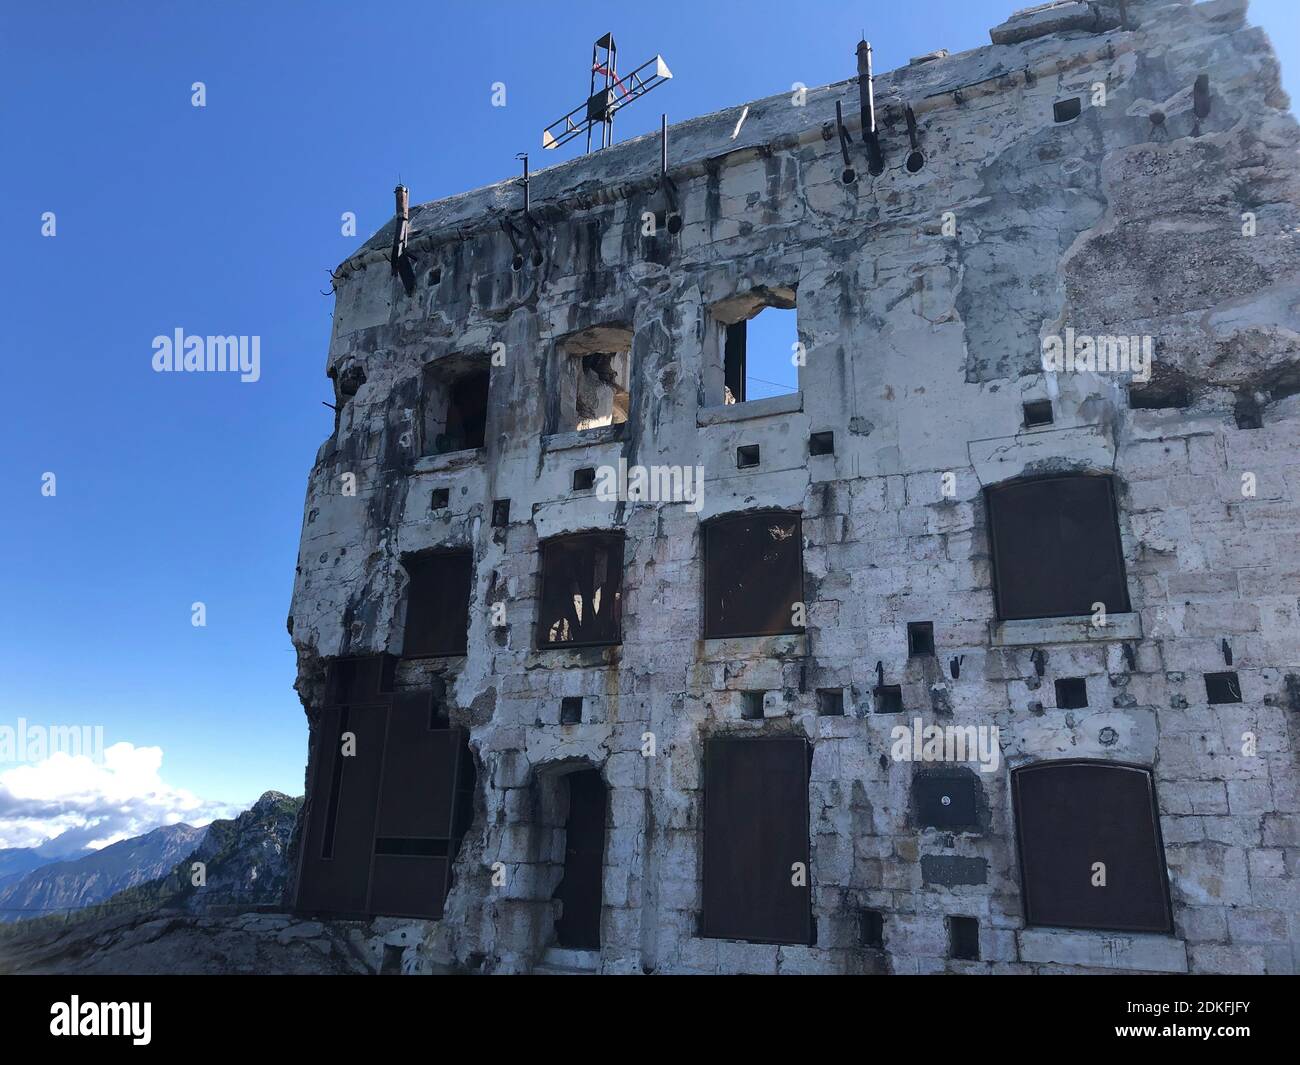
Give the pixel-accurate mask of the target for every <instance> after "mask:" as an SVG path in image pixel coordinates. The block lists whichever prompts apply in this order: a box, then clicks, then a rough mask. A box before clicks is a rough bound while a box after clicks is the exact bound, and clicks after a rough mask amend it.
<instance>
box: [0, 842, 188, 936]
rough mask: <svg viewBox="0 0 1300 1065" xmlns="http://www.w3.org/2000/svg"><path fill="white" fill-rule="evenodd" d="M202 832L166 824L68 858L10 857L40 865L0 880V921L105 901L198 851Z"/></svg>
mask: <svg viewBox="0 0 1300 1065" xmlns="http://www.w3.org/2000/svg"><path fill="white" fill-rule="evenodd" d="M206 834H207V829H203V828H195V827H194V826H192V825H186V824H176V825H164V826H163V827H162V828H156V829H154V830H153V831H152V832H146V833H145V834H144V835H142V836H134V837H132V838H131V839H124V840H122V841H121V842H119V843H113V844H111V845H110V846H107V847H104V848H103V849H102V850H97V851H91V852H90V853H89V854H86V855H84V856H82V857H78V858H74V859H72V860H62V859H61V860H58V861H46V860H44V859H42V858H41V857H40V856H39V854H32V855H30V856H28V857H27V858H26V859H25V858H24V857H22V856H14V857H12V858H11V859H10V860H11V862H12V863H13V864H14V865H18V866H21V864H22V863H23V861H24V860H31V859H32V858H34V859H36V860H37V862H38V863H39V864H37V865H36V866H34V867H31V868H29V869H28V871H26V872H22V873H18V874H16V875H11V876H9V877H6V878H5V879H4V881H3V882H0V922H6V921H19V920H22V919H24V918H31V917H40V916H43V915H45V914H51V913H66V912H67V911H69V910H77V909H81V908H83V907H85V906H90V905H93V904H95V903H99V902H103V901H105V900H106V899H108V898H110V897H111V896H113V895H115V894H117V892H119V891H122V890H124V889H126V888H130V887H133V886H135V885H136V884H141V883H144V882H146V881H149V880H153V879H155V878H156V877H158V876H160V875H161V874H162V873H164V872H166V871H167V870H169V869H171V868H172V867H173V866H174V865H175V864H176V863H177V862H178V861H179V860H180V859H182V858H184V857H185V856H186V855H187V854H190V853H191V852H192V851H193V850H194V849H195V848H196V847H198V846H199V844H200V843H202V842H203V839H204V837H205V836H206ZM33 851H39V848H33ZM6 853H7V854H9V855H12V854H13V852H12V851H9V852H6Z"/></svg>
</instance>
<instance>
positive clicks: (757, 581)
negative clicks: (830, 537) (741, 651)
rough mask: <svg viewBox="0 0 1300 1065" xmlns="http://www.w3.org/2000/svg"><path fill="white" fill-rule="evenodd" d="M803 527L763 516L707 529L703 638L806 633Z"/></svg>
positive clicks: (791, 517)
mask: <svg viewBox="0 0 1300 1065" xmlns="http://www.w3.org/2000/svg"><path fill="white" fill-rule="evenodd" d="M802 606H803V525H802V522H801V520H800V517H799V515H798V514H789V513H784V512H773V511H767V512H761V513H757V514H744V515H737V516H735V517H727V518H718V519H715V520H713V521H710V522H708V523H707V524H705V526H704V636H705V639H720V638H723V637H728V636H775V635H779V634H782V633H795V632H803V631H804V625H803V610H802Z"/></svg>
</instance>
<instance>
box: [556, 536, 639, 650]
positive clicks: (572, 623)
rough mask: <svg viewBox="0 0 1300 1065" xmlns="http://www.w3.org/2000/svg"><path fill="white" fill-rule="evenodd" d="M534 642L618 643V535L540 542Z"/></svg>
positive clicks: (620, 553)
mask: <svg viewBox="0 0 1300 1065" xmlns="http://www.w3.org/2000/svg"><path fill="white" fill-rule="evenodd" d="M541 555H542V588H541V596H540V600H541V612H540V617H539V619H538V632H537V646H538V647H539V648H543V649H544V648H551V647H592V646H603V645H608V644H617V643H622V642H623V629H622V598H623V534H622V533H621V532H617V533H579V534H577V535H573V536H561V537H557V538H555V539H553V540H548V541H546V542H545V543H544V544H542V548H541Z"/></svg>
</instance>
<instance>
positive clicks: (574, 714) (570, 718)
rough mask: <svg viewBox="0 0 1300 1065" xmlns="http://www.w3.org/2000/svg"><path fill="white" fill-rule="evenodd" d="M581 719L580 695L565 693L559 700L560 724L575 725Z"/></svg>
mask: <svg viewBox="0 0 1300 1065" xmlns="http://www.w3.org/2000/svg"><path fill="white" fill-rule="evenodd" d="M581 720H582V696H580V695H566V696H565V697H564V698H563V699H561V700H560V724H561V725H576V724H578V723H579V722H580V721H581Z"/></svg>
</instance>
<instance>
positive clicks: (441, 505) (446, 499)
mask: <svg viewBox="0 0 1300 1065" xmlns="http://www.w3.org/2000/svg"><path fill="white" fill-rule="evenodd" d="M450 502H451V491H450V489H447V488H435V489H434V490H433V493H432V495H430V496H429V509H430V510H446V509H447V505H448V504H449V503H450Z"/></svg>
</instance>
